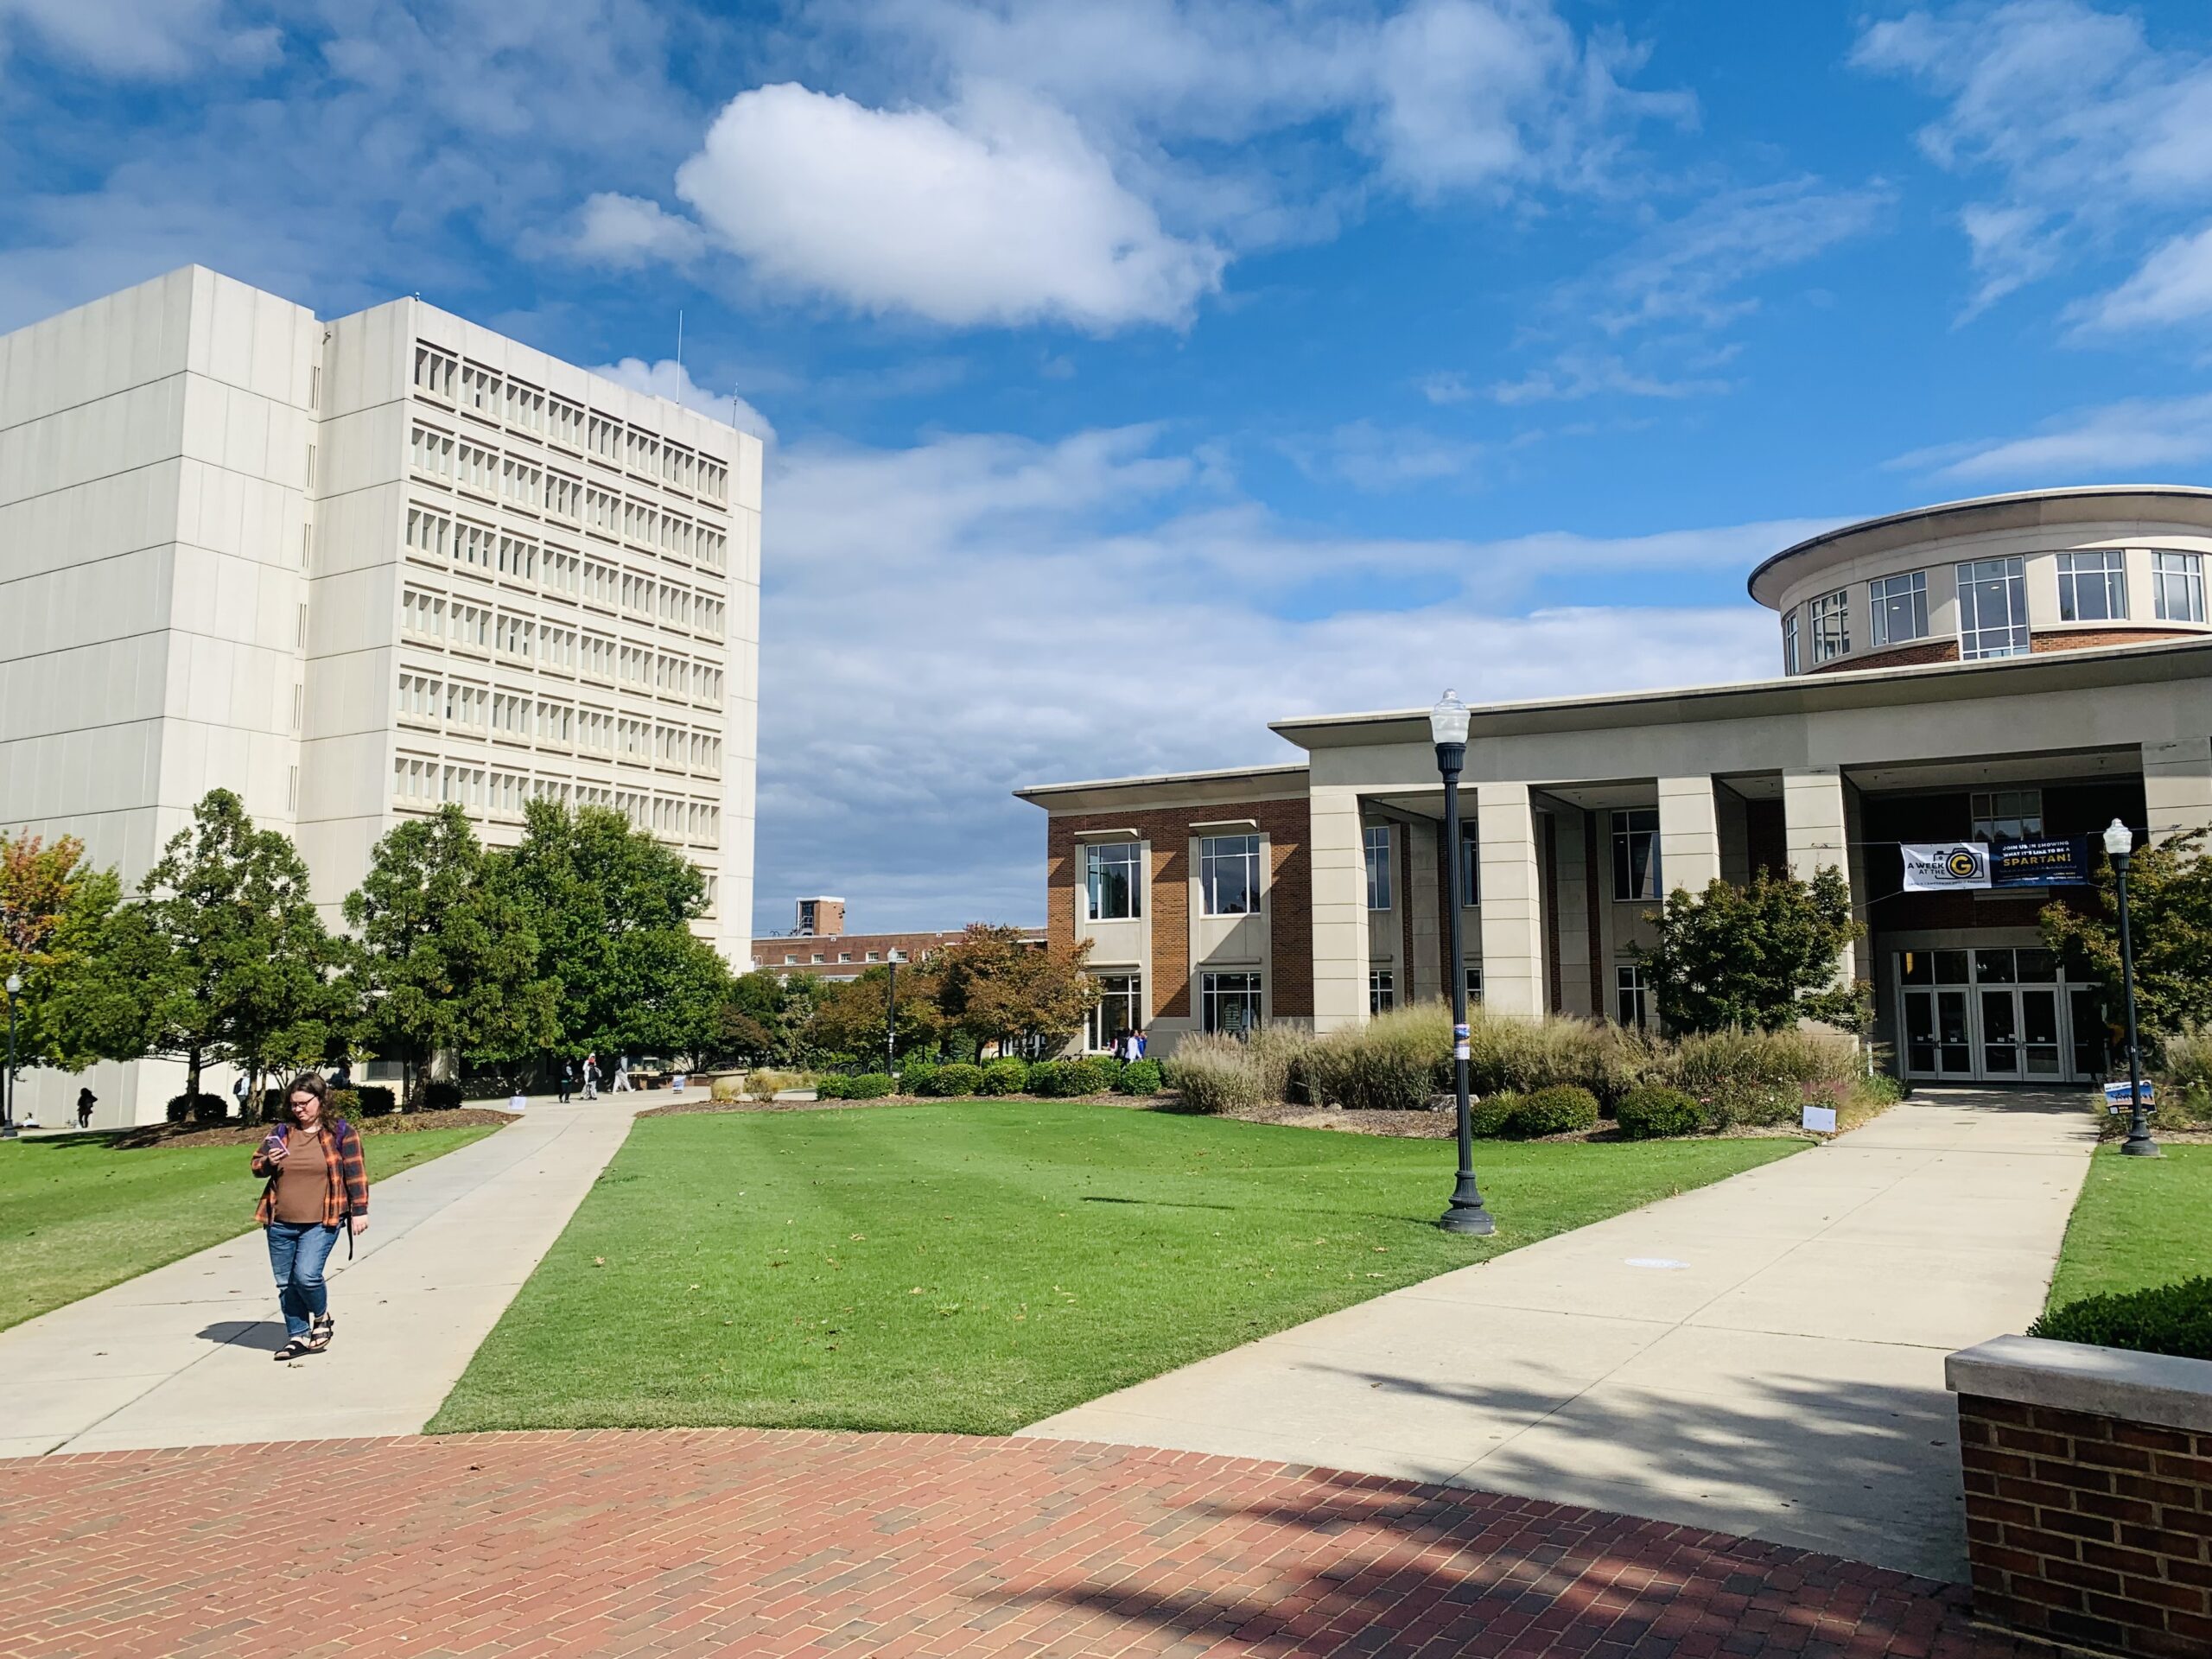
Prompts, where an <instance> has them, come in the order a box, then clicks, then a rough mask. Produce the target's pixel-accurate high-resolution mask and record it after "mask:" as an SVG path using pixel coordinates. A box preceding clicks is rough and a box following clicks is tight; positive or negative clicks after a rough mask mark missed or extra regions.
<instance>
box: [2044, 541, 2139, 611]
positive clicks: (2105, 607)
mask: <svg viewBox="0 0 2212 1659" xmlns="http://www.w3.org/2000/svg"><path fill="white" fill-rule="evenodd" d="M2126 614H2127V555H2126V553H2124V552H2122V551H2121V550H2120V549H2118V548H2116V547H2107V548H2098V549H2096V550H2094V551H2090V552H2086V553H2062V554H2060V555H2059V556H2058V619H2059V620H2060V621H2062V622H2116V621H2119V620H2121V619H2123V618H2125V617H2126Z"/></svg>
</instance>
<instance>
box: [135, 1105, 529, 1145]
mask: <svg viewBox="0 0 2212 1659" xmlns="http://www.w3.org/2000/svg"><path fill="white" fill-rule="evenodd" d="M346 1121H347V1122H350V1123H352V1124H353V1127H354V1128H357V1129H359V1131H360V1132H361V1133H362V1134H363V1135H407V1134H411V1133H412V1132H414V1131H415V1130H417V1129H473V1128H480V1127H482V1128H497V1127H499V1125H500V1124H502V1123H512V1122H514V1121H515V1115H514V1114H513V1113H512V1112H495V1111H493V1110H492V1109H490V1108H489V1107H485V1106H457V1107H455V1108H454V1109H453V1110H451V1111H442V1112H391V1113H389V1114H386V1115H385V1116H378V1117H355V1118H349V1119H348V1120H346ZM268 1133H269V1125H267V1124H266V1123H208V1124H200V1125H194V1124H191V1123H145V1124H141V1125H140V1126H139V1127H138V1128H135V1129H130V1130H126V1131H124V1133H123V1134H121V1135H118V1136H117V1137H116V1141H115V1144H116V1145H117V1146H118V1147H131V1148H134V1149H135V1148H137V1147H245V1146H251V1145H252V1144H253V1143H254V1142H255V1141H258V1140H260V1139H261V1137H262V1136H263V1135H266V1134H268Z"/></svg>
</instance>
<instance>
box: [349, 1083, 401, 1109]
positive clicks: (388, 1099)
mask: <svg viewBox="0 0 2212 1659" xmlns="http://www.w3.org/2000/svg"><path fill="white" fill-rule="evenodd" d="M338 1092H339V1093H340V1094H346V1093H347V1092H349V1091H348V1090H343V1089H341V1090H339V1091H338ZM350 1092H351V1093H352V1095H353V1099H354V1101H355V1103H356V1104H357V1105H358V1106H359V1108H360V1112H361V1116H364V1117H388V1116H391V1114H392V1113H393V1112H396V1111H397V1110H398V1109H399V1096H397V1095H395V1094H393V1093H392V1092H391V1090H389V1089H387V1088H385V1086H384V1085H383V1084H380V1083H365V1084H361V1086H360V1087H359V1088H358V1089H354V1090H351V1091H350Z"/></svg>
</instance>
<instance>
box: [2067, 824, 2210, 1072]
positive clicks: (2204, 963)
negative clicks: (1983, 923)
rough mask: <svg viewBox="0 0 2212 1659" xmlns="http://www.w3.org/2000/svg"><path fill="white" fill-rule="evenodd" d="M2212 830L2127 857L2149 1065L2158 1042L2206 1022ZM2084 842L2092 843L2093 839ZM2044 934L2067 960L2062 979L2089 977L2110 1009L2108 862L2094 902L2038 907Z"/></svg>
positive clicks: (2116, 996) (2114, 937)
mask: <svg viewBox="0 0 2212 1659" xmlns="http://www.w3.org/2000/svg"><path fill="white" fill-rule="evenodd" d="M2208 837H2212V828H2208V829H2193V830H2191V831H2190V832H2189V833H2188V834H2187V835H2181V836H2172V837H2171V838H2170V839H2168V840H2166V841H2164V842H2160V843H2158V844H2154V845H2152V846H2146V847H2141V848H2139V849H2137V850H2136V852H2135V854H2134V855H2133V857H2131V858H2130V859H2129V860H2128V861H2127V926H2128V932H2129V935H2130V937H2131V938H2132V941H2133V944H2134V947H2135V1010H2136V1023H2137V1026H2138V1027H2139V1031H2140V1034H2141V1038H2142V1043H2143V1048H2144V1052H2145V1057H2146V1058H2151V1059H2152V1061H2153V1062H2154V1063H2155V1061H2156V1059H2157V1057H2158V1055H2159V1054H2160V1053H2162V1052H2164V1039H2166V1037H2167V1036H2169V1035H2171V1033H2175V1032H2178V1031H2180V1030H2182V1029H2183V1027H2188V1026H2191V1025H2202V1024H2205V1023H2207V1022H2208V1021H2212V858H2207V857H2205V856H2204V851H2205V843H2206V840H2207V838H2208ZM2089 839H2090V843H2091V845H2092V846H2093V847H2094V846H2097V845H2098V843H2097V839H2096V837H2095V836H2091V837H2090V838H2089ZM2043 936H2044V940H2045V941H2046V942H2047V943H2048V944H2050V948H2051V949H2052V950H2056V951H2058V952H2060V953H2061V954H2062V955H2063V957H2065V959H2066V964H2067V977H2068V978H2069V979H2071V978H2074V977H2075V976H2077V975H2078V976H2082V977H2085V978H2089V979H2094V980H2095V981H2096V982H2098V983H2099V984H2101V985H2102V986H2103V987H2104V988H2105V1006H2106V1007H2107V1008H2110V1009H2113V1010H2114V1011H2115V1012H2117V1011H2118V1010H2119V1008H2120V1006H2121V997H2122V995H2123V989H2122V986H2121V982H2120V898H2119V884H2118V881H2117V880H2116V879H2115V876H2114V874H2113V867H2112V862H2111V861H2110V860H2109V859H2107V860H2104V861H2102V862H2101V864H2100V866H2099V868H2098V870H2097V874H2096V897H2095V899H2094V901H2093V907H2085V908H2082V909H2076V908H2075V907H2074V906H2071V905H2067V904H2054V905H2051V906H2048V907H2046V908H2045V909H2044V912H2043Z"/></svg>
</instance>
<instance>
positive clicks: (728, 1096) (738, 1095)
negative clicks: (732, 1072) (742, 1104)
mask: <svg viewBox="0 0 2212 1659" xmlns="http://www.w3.org/2000/svg"><path fill="white" fill-rule="evenodd" d="M745 1084H746V1079H745V1078H743V1077H716V1078H715V1080H714V1082H713V1083H712V1084H709V1085H708V1088H707V1098H708V1099H709V1100H743V1099H744V1098H745Z"/></svg>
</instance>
